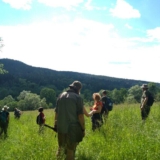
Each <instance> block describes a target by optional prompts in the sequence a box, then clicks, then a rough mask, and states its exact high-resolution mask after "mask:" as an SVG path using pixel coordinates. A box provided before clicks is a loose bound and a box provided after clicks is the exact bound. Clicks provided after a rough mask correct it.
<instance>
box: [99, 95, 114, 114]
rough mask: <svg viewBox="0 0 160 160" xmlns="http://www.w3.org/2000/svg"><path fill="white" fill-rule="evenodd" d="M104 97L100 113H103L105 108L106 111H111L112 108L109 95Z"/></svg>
mask: <svg viewBox="0 0 160 160" xmlns="http://www.w3.org/2000/svg"><path fill="white" fill-rule="evenodd" d="M104 98H105V101H104V102H103V107H102V110H101V113H103V112H104V111H105V110H106V109H107V110H108V111H112V109H113V102H112V100H111V99H110V98H109V97H104Z"/></svg>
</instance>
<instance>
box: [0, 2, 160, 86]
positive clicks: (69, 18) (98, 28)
mask: <svg viewBox="0 0 160 160" xmlns="http://www.w3.org/2000/svg"><path fill="white" fill-rule="evenodd" d="M159 7H160V0H0V37H1V38H2V39H3V43H4V47H3V48H2V49H1V52H0V58H1V59H2V58H9V59H14V60H18V61H21V62H23V63H25V64H27V65H31V66H34V67H42V68H48V69H53V70H57V71H73V72H79V73H87V74H93V75H103V76H109V77H115V78H125V79H135V80H143V81H149V82H158V83H160V76H159V74H160V72H159V68H160V19H159V15H160V9H159ZM4 68H5V66H4Z"/></svg>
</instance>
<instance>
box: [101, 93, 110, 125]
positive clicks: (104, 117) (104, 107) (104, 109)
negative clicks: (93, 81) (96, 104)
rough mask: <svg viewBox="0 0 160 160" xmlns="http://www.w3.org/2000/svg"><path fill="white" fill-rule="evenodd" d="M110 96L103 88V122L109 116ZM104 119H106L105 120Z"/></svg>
mask: <svg viewBox="0 0 160 160" xmlns="http://www.w3.org/2000/svg"><path fill="white" fill-rule="evenodd" d="M107 100H108V98H107V91H106V90H103V91H102V99H101V101H102V104H103V105H102V110H101V117H102V123H103V122H104V121H106V119H107V118H108V115H109V110H108V102H107ZM103 119H104V120H103Z"/></svg>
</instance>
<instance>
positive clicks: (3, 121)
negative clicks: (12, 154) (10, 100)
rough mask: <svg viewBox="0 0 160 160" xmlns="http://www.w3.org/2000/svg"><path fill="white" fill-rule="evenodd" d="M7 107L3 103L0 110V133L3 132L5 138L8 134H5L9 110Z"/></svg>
mask: <svg viewBox="0 0 160 160" xmlns="http://www.w3.org/2000/svg"><path fill="white" fill-rule="evenodd" d="M8 109H9V107H8V106H6V105H5V106H4V107H3V108H2V111H1V112H0V127H1V131H0V135H2V133H4V137H5V138H6V137H7V136H8V135H7V129H8V124H9V112H8V111H7V110H8Z"/></svg>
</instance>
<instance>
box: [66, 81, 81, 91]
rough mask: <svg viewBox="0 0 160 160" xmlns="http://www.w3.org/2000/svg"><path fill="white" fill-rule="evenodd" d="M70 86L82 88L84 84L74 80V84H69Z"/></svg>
mask: <svg viewBox="0 0 160 160" xmlns="http://www.w3.org/2000/svg"><path fill="white" fill-rule="evenodd" d="M69 87H73V88H75V89H81V88H82V84H81V82H79V81H74V82H73V83H72V84H70V85H69Z"/></svg>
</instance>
